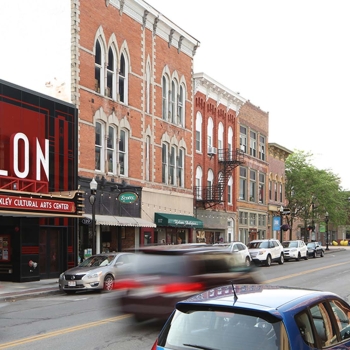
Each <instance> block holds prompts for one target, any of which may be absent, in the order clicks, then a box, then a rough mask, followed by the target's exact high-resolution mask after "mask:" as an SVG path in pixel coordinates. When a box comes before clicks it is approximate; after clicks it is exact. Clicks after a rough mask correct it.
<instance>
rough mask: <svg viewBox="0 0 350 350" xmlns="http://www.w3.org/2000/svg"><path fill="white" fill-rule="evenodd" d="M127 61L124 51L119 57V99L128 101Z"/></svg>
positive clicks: (124, 101) (123, 101)
mask: <svg viewBox="0 0 350 350" xmlns="http://www.w3.org/2000/svg"><path fill="white" fill-rule="evenodd" d="M128 69H129V67H128V61H127V57H126V55H125V53H122V55H121V57H120V67H119V101H120V102H122V103H125V104H127V103H128V75H127V74H128Z"/></svg>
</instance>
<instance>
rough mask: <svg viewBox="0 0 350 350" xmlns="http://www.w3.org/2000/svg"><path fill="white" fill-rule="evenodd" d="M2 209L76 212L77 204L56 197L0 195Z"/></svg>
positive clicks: (0, 207)
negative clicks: (55, 198)
mask: <svg viewBox="0 0 350 350" xmlns="http://www.w3.org/2000/svg"><path fill="white" fill-rule="evenodd" d="M0 209H19V210H35V211H50V212H57V213H74V212H75V204H74V203H73V202H66V201H60V200H54V199H42V198H28V197H15V196H3V195H0Z"/></svg>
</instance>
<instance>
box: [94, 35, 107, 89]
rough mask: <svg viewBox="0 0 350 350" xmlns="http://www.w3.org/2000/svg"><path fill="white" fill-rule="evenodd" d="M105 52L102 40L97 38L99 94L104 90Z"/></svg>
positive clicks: (96, 73) (96, 67)
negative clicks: (102, 47)
mask: <svg viewBox="0 0 350 350" xmlns="http://www.w3.org/2000/svg"><path fill="white" fill-rule="evenodd" d="M104 61H105V60H104V54H103V51H102V49H101V43H100V40H99V39H97V40H96V44H95V91H96V92H97V93H99V94H101V93H103V90H104V74H103V69H104Z"/></svg>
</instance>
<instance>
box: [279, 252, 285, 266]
mask: <svg viewBox="0 0 350 350" xmlns="http://www.w3.org/2000/svg"><path fill="white" fill-rule="evenodd" d="M278 263H279V264H280V265H283V264H284V255H283V254H281V256H280V259H279V260H278Z"/></svg>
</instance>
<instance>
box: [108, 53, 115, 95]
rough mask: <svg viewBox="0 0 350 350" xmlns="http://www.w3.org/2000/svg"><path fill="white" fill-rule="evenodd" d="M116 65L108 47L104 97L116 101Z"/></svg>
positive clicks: (113, 55)
mask: <svg viewBox="0 0 350 350" xmlns="http://www.w3.org/2000/svg"><path fill="white" fill-rule="evenodd" d="M115 86H116V64H115V54H114V51H113V49H112V48H111V47H110V48H109V50H108V64H107V87H106V96H107V97H111V98H113V100H115V99H116V89H115Z"/></svg>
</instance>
